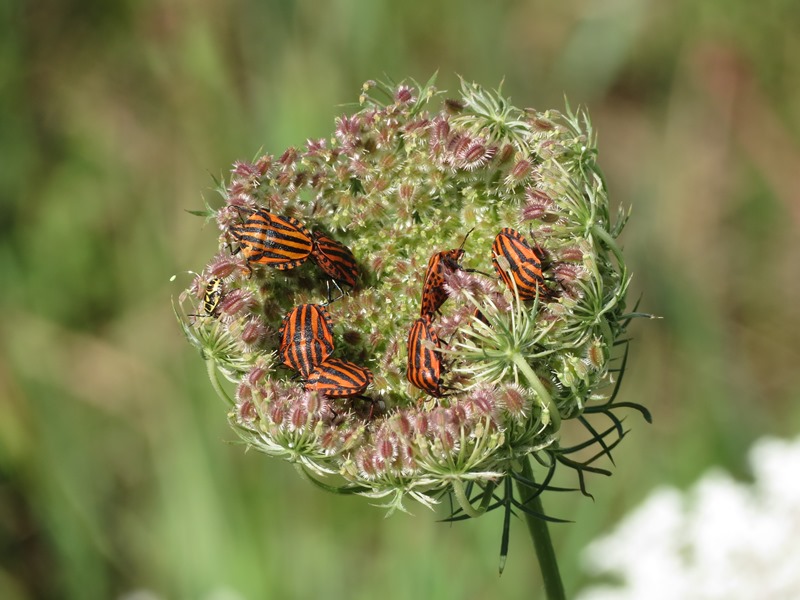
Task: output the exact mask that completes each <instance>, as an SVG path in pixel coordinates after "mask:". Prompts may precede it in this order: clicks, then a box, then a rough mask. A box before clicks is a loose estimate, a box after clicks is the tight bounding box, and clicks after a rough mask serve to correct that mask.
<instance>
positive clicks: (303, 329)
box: [278, 304, 333, 378]
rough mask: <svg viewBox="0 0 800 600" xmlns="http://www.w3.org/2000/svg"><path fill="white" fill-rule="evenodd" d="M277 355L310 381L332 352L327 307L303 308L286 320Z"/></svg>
mask: <svg viewBox="0 0 800 600" xmlns="http://www.w3.org/2000/svg"><path fill="white" fill-rule="evenodd" d="M278 334H279V336H280V338H281V341H280V345H279V346H278V355H279V356H280V358H281V362H282V363H283V364H284V365H286V366H287V367H289V368H290V369H293V370H295V371H297V372H298V373H300V374H301V375H302V376H303V378H307V377H308V376H309V375H310V374H311V372H312V371H313V370H314V369H315V368H316V367H317V366H318V365H319V364H320V363H322V362H324V361H325V360H326V359H327V358H328V357H329V356H330V355H331V353H332V352H333V332H332V328H331V317H330V315H329V314H328V311H327V310H326V309H325V307H324V306H321V305H319V304H301V305H300V306H296V307H295V308H293V309H292V310H291V311H289V313H288V314H287V315H286V316H285V317H284V318H283V323H282V324H281V328H280V331H279V332H278Z"/></svg>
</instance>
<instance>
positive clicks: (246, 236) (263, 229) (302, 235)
mask: <svg viewBox="0 0 800 600" xmlns="http://www.w3.org/2000/svg"><path fill="white" fill-rule="evenodd" d="M230 232H231V235H232V236H233V239H234V240H235V241H236V242H237V243H238V244H239V249H240V250H241V251H242V254H243V255H244V257H245V260H246V261H247V264H248V265H267V266H270V267H275V268H276V269H280V270H285V269H293V268H295V267H296V266H298V265H301V264H303V263H304V262H305V261H306V259H307V258H308V257H309V256H310V255H311V250H312V247H313V244H312V240H311V233H310V232H309V231H308V229H306V227H305V225H303V224H302V223H301V222H300V221H298V220H297V219H295V218H293V217H281V216H278V215H274V214H272V213H271V212H268V211H266V210H264V209H263V208H260V209H258V210H256V211H254V212H253V213H252V214H251V215H250V216H249V217H248V218H247V220H246V221H245V222H244V223H240V224H237V225H233V226H232V227H231V228H230Z"/></svg>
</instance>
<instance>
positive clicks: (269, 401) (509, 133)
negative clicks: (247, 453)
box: [179, 82, 647, 543]
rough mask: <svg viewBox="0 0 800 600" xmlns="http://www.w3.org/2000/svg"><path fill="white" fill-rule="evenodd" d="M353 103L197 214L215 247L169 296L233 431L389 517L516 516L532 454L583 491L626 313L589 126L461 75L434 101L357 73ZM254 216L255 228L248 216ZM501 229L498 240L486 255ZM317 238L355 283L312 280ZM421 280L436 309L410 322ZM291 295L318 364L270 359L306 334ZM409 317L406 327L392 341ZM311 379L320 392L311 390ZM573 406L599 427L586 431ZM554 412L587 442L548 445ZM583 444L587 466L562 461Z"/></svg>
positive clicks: (258, 162) (324, 273)
mask: <svg viewBox="0 0 800 600" xmlns="http://www.w3.org/2000/svg"><path fill="white" fill-rule="evenodd" d="M360 104H361V108H360V110H358V111H357V112H355V113H353V114H348V115H342V116H341V117H339V118H338V119H336V126H335V130H334V132H333V135H332V136H331V137H330V138H329V139H321V140H309V141H308V142H307V143H306V144H305V145H304V146H303V147H298V148H290V149H288V150H286V152H284V153H283V154H282V155H281V156H280V157H277V158H276V157H273V156H269V155H267V156H261V157H259V158H257V159H255V160H254V161H252V162H238V163H236V164H234V166H233V169H232V171H231V176H230V179H229V180H228V181H227V182H225V183H223V184H221V185H220V189H219V191H220V194H221V196H222V198H223V200H224V202H223V203H222V205H221V206H219V207H217V208H209V209H208V210H207V211H205V213H204V214H207V215H208V216H210V217H212V218H213V219H214V220H215V221H216V223H217V224H218V226H219V231H220V234H219V253H218V254H217V255H216V256H214V257H212V258H211V260H210V261H209V262H208V264H207V266H206V267H205V268H204V269H203V270H202V272H201V273H200V275H198V276H197V277H196V279H195V280H194V282H193V283H192V286H191V287H190V288H189V289H188V290H187V291H186V292H185V293H184V294H183V295H182V297H181V310H180V311H179V312H180V316H179V319H180V322H181V325H182V328H183V331H184V333H185V334H186V336H187V338H188V339H189V341H190V342H191V343H192V344H194V345H195V346H197V347H198V348H200V349H201V351H202V354H203V357H204V358H205V359H206V360H207V361H208V362H207V364H208V366H209V373H210V375H211V377H212V381H213V382H214V385H215V388H216V389H217V391H218V392H219V393H220V394H221V395H223V397H224V398H226V400H227V401H228V402H229V403H230V413H229V419H230V422H231V424H232V425H233V427H234V428H235V429H236V431H237V432H238V433H239V435H241V437H242V438H243V439H244V440H245V441H246V442H247V444H248V445H250V446H251V447H254V448H256V449H258V450H261V451H263V452H264V453H266V454H270V455H273V456H280V457H282V458H284V459H286V460H289V461H291V462H293V463H294V464H296V465H297V466H298V468H300V469H301V471H302V472H303V473H304V474H305V475H308V476H309V477H311V478H313V479H314V481H316V482H317V483H319V484H320V485H323V486H325V487H327V488H328V489H332V490H336V491H340V492H350V493H356V494H361V495H364V496H368V497H370V498H380V499H382V502H383V503H384V505H385V506H387V507H389V509H390V510H393V509H403V508H404V501H405V500H406V499H408V498H413V499H415V500H417V501H419V502H421V503H423V504H425V505H432V504H434V503H436V502H437V501H438V500H439V499H440V498H441V497H442V496H443V495H445V494H452V495H453V497H455V498H456V500H457V501H458V505H457V506H458V508H457V509H456V511H455V513H454V515H453V518H454V519H458V518H462V517H464V516H477V515H479V514H482V513H483V512H485V511H486V510H487V509H491V508H495V507H497V506H502V507H505V509H506V510H507V511H508V510H511V509H512V508H519V509H521V510H522V511H523V512H532V511H531V509H530V504H529V500H530V499H531V496H537V495H538V494H539V493H540V492H541V491H543V490H546V489H547V487H548V486H547V484H546V483H543V484H537V483H535V482H534V481H533V479H532V476H531V474H530V472H529V468H528V467H529V465H528V460H529V458H530V457H534V458H535V459H536V460H537V461H538V462H539V463H540V464H542V465H545V466H546V467H547V469H548V474H547V476H546V478H545V482H547V481H549V479H550V476H552V471H553V469H555V468H556V466H557V465H565V466H569V467H571V468H573V469H576V471H577V472H578V474H579V477H580V483H581V489H582V490H584V492H585V487H584V473H586V472H604V471H603V470H602V469H599V468H597V467H594V466H593V465H592V463H593V462H594V461H595V459H596V458H597V457H598V456H602V455H608V454H609V453H610V450H611V448H612V447H613V446H614V444H615V443H616V442H617V441H619V439H621V437H622V434H623V432H622V427H621V424H620V420H619V418H618V417H617V416H616V415H615V412H614V411H615V410H616V408H618V407H623V406H624V407H631V406H633V407H634V408H636V406H635V405H630V404H626V405H622V404H616V403H615V401H614V396H615V394H616V389H617V384H618V381H619V378H620V376H621V374H622V370H623V369H624V360H622V357H623V356H624V354H625V351H626V349H627V343H626V342H625V341H623V334H624V332H625V329H626V326H627V325H628V322H629V320H630V318H631V317H632V316H633V315H632V314H631V313H628V312H626V293H627V289H628V284H629V281H630V275H629V273H628V271H627V269H626V266H625V263H624V260H623V256H622V254H621V252H620V250H619V248H618V246H617V243H616V241H615V240H616V238H617V236H618V235H619V234H620V231H621V230H622V227H623V226H624V224H625V221H626V217H627V215H626V214H625V213H620V214H618V215H616V217H615V218H612V216H611V214H610V211H609V204H608V196H607V190H606V187H605V184H604V182H603V177H602V175H601V172H600V170H599V168H598V167H597V163H596V156H597V152H596V145H595V138H594V134H593V131H592V128H591V125H590V123H589V119H588V117H587V115H586V114H585V113H584V112H581V111H579V112H577V113H573V112H572V111H570V110H569V108H568V109H567V110H566V112H564V113H561V112H558V111H554V110H548V111H545V112H539V111H536V110H533V109H525V110H521V109H518V108H515V107H514V106H512V105H511V104H510V103H509V102H508V101H507V100H506V99H505V98H503V96H502V95H501V93H500V92H499V91H490V90H486V89H483V88H481V87H479V86H478V85H475V84H470V83H466V82H464V83H462V87H461V90H460V95H459V97H458V98H455V99H452V100H445V101H444V102H443V101H442V100H441V98H440V96H439V93H438V92H437V91H436V90H435V88H434V87H433V86H432V84H431V83H429V84H428V85H425V86H419V85H417V84H415V83H411V84H402V85H387V84H382V83H376V82H367V83H366V84H365V85H364V87H363V93H362V95H361V98H360ZM259 210H260V211H262V212H261V213H260V214H261V215H264V214H266V215H267V216H266V217H264V218H262V220H261V221H260V222H259V223H255V221H253V220H248V219H251V217H252V215H254V214H256V211H259ZM273 217H275V220H270V219H273ZM506 228H508V229H509V230H511V233H508V234H507V238H505V239H506V241H508V242H509V244H511V245H512V248H511V251H510V253H509V254H507V255H500V254H498V253H497V252H493V245H494V244H495V243H496V242H497V239H498V235H499V234H500V233H501V232H502V231H505V230H506ZM279 230H280V231H279ZM286 232H288V233H286ZM284 234H285V236H286V237H284ZM320 235H322V236H325V238H326V239H330V240H333V241H334V243H336V244H340V245H343V246H345V247H346V248H347V249H349V251H350V252H351V253H352V256H353V257H354V258H355V261H356V269H357V275H358V280H357V282H356V285H355V286H352V287H351V286H348V285H345V284H344V283H342V280H341V278H339V281H337V278H336V277H335V276H332V275H331V273H334V275H335V271H330V269H328V268H325V264H324V262H325V261H324V257H320V256H319V253H320V249H319V247H318V245H317V239H318V237H319V236H320ZM497 243H499V242H497ZM451 250H452V251H454V252H452V253H450V254H449V255H448V256H449V257H450V258H447V257H442V261H441V264H440V270H439V271H437V273H438V276H437V277H439V278H440V279H436V280H435V283H436V285H435V286H433V285H432V284H424V281H425V277H426V272H427V271H428V267H429V261H431V258H432V257H434V256H435V255H437V254H439V253H443V252H447V251H451ZM462 250H463V252H461V251H462ZM456 251H458V252H456ZM270 252H272V253H274V254H275V256H272V254H270ZM516 252H522V254H521V255H520V254H516ZM342 260H346V259H342ZM219 280H221V282H222V286H221V287H222V291H221V296H220V297H219V298H216V297H214V298H209V294H211V293H212V292H214V293H216V292H217V291H218V289H219V283H218V281H219ZM423 285H426V286H432V287H431V288H430V289H428V292H429V293H432V294H435V295H438V299H439V300H440V301H441V305H440V306H439V308H438V309H436V310H433V311H430V312H429V313H428V314H424V313H425V311H424V310H423V309H421V307H422V296H423V291H424V290H423ZM531 290H533V292H531ZM210 301H218V304H215V302H210ZM210 304H215V307H214V310H213V311H212V312H209V311H208V310H204V307H205V308H206V309H207V308H208V306H209V305H210ZM305 304H315V305H324V306H325V308H326V310H327V314H328V315H329V317H330V339H328V338H327V335H328V334H327V333H324V334H323V333H318V334H317V335H320V336H323V335H324V336H326V337H325V342H326V343H329V346H330V347H332V351H331V353H330V358H327V356H326V355H327V350H326V351H325V352H324V353H322V352H317V350H318V349H319V348H321V347H322V346H319V348H318V347H317V346H313V348H312V347H311V346H309V347H308V348H307V350H308V357H310V358H309V360H310V361H311V362H313V363H314V364H311V365H308V367H309V369H315V370H321V371H323V373H322V374H319V373H317V374H313V375H307V376H306V377H303V376H302V375H300V374H298V373H297V372H295V370H293V369H292V368H288V367H287V364H288V365H289V366H292V364H291V360H289V361H288V362H287V359H286V358H285V357H283V355H282V354H281V352H282V351H283V352H285V351H286V348H283V349H282V348H281V339H282V338H281V332H282V331H285V330H283V329H282V328H283V327H297V328H299V329H298V331H301V333H297V334H296V336H295V337H291V336H290V342H289V344H288V345H289V349H290V350H291V351H296V352H301V351H303V350H304V349H306V346H304V344H307V343H309V342H308V339H309V338H307V337H303V335H305V334H304V333H302V331H305V330H304V329H303V327H304V325H302V324H295V323H293V322H291V321H290V320H289V322H288V323H287V320H285V318H286V317H287V315H288V314H289V313H290V312H291V311H292V310H293V309H294V308H296V307H299V306H301V305H305ZM419 319H422V321H424V325H419V326H418V327H419V328H420V329H419V331H424V332H425V333H424V335H422V336H420V337H417V338H414V336H411V337H412V338H414V341H412V343H411V344H409V340H410V337H409V332H410V331H411V328H412V326H413V325H414V324H415V322H416V321H418V320H419ZM423 326H424V329H423ZM309 331H310V330H309ZM294 334H295V331H294V330H293V331H292V334H291V335H294ZM309 335H311V334H309ZM293 344H296V345H297V347H294V346H293ZM312 349H313V352H312ZM315 353H316V354H315ZM410 354H412V355H413V356H410ZM323 356H325V358H324V360H323ZM315 357H316V358H315ZM331 359H338V361H339V362H338V363H335V364H338V365H342V364H346V365H353V366H354V367H353V368H354V369H360V371H357V372H359V373H362V374H366V373H369V374H370V379H371V381H369V384H368V385H367V387H366V388H365V389H363V390H362V389H360V388H359V386H358V385H357V384H355V383H352V382H349V381H345V379H341V378H338V376H339V373H338V372H337V371H336V370H335V369H334V367H333V366H330V367H328V366H326V365H330V364H331V363H329V362H327V361H330V360H331ZM410 359H413V360H410ZM298 360H300V359H298ZM303 360H305V359H303ZM326 369H328V370H330V371H331V374H330V381H328V379H325V381H326V382H328V383H325V385H327V386H329V387H328V388H322V387H321V386H322V384H319V386H320V387H315V385H317V384H316V383H314V385H311V384H310V383H309V382H311V381H312V380H313V382H317V381H323V379H324V378H323V375H325V376H327V375H328V373H327V371H326ZM410 371H411V372H410ZM219 373H221V374H222V375H223V376H224V378H225V379H227V380H229V381H230V382H232V383H233V384H234V385H235V393H229V392H228V391H227V390H226V386H224V385H223V384H222V383H221V382H220V381H219V379H218V374H219ZM414 375H416V377H415V376H414ZM364 377H365V378H364V379H363V381H364V382H366V381H367V379H366V375H364ZM412 382H414V383H416V384H417V385H413V384H412ZM421 382H427V383H421ZM347 385H353V386H354V389H356V391H357V393H352V394H350V393H349V390H348V388H347V387H346V386H347ZM643 412H644V411H643ZM593 413H595V414H597V413H601V414H603V415H604V416H605V417H606V418H607V419H608V422H609V423H610V429H608V430H598V429H596V428H595V427H593V426H592V425H591V424H590V423H589V421H588V419H587V416H588V415H591V414H593ZM645 416H647V415H646V412H645ZM570 419H574V420H576V422H578V423H581V424H583V426H584V427H585V430H586V431H587V432H588V434H589V435H588V438H587V442H586V443H585V444H581V445H580V446H573V447H570V448H565V447H563V446H562V444H561V441H560V440H561V429H562V425H563V424H564V423H565V422H566V421H567V420H570ZM612 437H613V438H614V439H613V440H611V439H610V438H612ZM590 445H596V446H597V448H598V453H597V454H596V455H594V456H592V457H591V458H590V459H588V460H583V461H580V460H578V459H574V458H572V455H574V453H576V452H577V451H579V450H584V449H585V448H587V447H588V446H590ZM514 480H516V481H517V482H519V483H521V484H522V486H523V488H525V487H526V486H527V487H526V489H528V490H529V492H528V496H527V497H524V498H523V497H521V496H520V495H516V496H515V493H514V491H513V487H512V486H511V482H512V481H514ZM523 488H520V489H523ZM504 543H506V542H504Z"/></svg>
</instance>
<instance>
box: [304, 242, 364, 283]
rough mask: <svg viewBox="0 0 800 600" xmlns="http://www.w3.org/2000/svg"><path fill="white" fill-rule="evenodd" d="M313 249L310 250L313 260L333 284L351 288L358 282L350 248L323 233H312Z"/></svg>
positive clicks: (353, 257)
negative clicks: (345, 285)
mask: <svg viewBox="0 0 800 600" xmlns="http://www.w3.org/2000/svg"><path fill="white" fill-rule="evenodd" d="M312 237H313V241H314V247H313V249H312V250H311V260H313V261H314V262H315V263H317V265H318V266H319V268H320V269H322V270H323V271H325V274H326V275H327V276H328V277H330V278H331V279H333V281H334V283H344V284H347V285H349V286H350V287H351V288H354V287H356V283H357V281H358V265H357V264H356V258H355V256H353V253H352V252H351V251H350V248H348V247H347V246H345V245H344V244H342V243H340V242H337V241H336V240H334V239H332V238H330V237H328V236H327V235H325V234H324V233H320V232H319V231H315V232H314V233H313V236H312Z"/></svg>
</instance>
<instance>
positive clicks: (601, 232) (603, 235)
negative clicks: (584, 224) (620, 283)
mask: <svg viewBox="0 0 800 600" xmlns="http://www.w3.org/2000/svg"><path fill="white" fill-rule="evenodd" d="M592 233H593V234H594V235H596V236H597V237H599V238H600V239H601V240H603V242H605V244H606V246H608V248H609V250H611V252H613V253H614V256H615V257H616V259H617V263H618V264H619V266H620V268H623V269H624V268H625V266H624V265H625V259H624V258H623V257H622V250H620V249H619V246H617V242H616V241H614V238H612V237H611V234H610V233H608V232H607V231H606V230H605V229H603V228H602V227H600V226H599V225H594V226H592Z"/></svg>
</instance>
